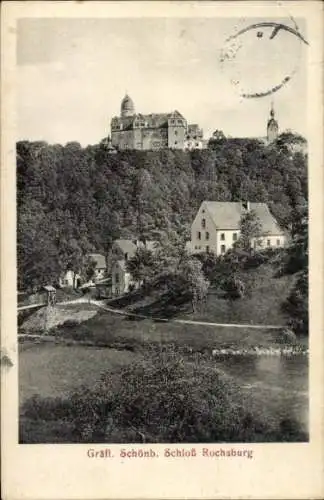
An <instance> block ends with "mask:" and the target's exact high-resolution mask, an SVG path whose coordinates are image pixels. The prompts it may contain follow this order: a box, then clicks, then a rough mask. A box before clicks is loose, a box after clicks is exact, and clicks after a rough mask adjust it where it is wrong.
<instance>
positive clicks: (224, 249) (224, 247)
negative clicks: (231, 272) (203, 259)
mask: <svg viewBox="0 0 324 500" xmlns="http://www.w3.org/2000/svg"><path fill="white" fill-rule="evenodd" d="M225 252H226V246H225V245H221V253H225Z"/></svg>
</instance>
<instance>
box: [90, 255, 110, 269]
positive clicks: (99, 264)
mask: <svg viewBox="0 0 324 500" xmlns="http://www.w3.org/2000/svg"><path fill="white" fill-rule="evenodd" d="M88 257H90V259H92V260H94V261H95V263H96V267H95V268H96V269H106V267H107V265H106V258H105V256H104V255H102V254H101V253H89V255H88Z"/></svg>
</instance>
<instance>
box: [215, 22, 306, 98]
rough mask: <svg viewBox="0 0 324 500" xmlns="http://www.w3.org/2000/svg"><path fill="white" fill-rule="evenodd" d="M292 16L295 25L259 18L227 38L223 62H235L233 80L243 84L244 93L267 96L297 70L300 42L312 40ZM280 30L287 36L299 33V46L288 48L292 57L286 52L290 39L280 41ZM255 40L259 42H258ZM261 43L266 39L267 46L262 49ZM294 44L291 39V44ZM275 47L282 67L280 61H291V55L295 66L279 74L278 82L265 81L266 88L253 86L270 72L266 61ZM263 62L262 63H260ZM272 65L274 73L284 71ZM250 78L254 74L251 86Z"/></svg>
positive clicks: (276, 55) (273, 56) (276, 56)
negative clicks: (260, 20)
mask: <svg viewBox="0 0 324 500" xmlns="http://www.w3.org/2000/svg"><path fill="white" fill-rule="evenodd" d="M291 20H292V22H293V24H294V27H293V28H292V27H291V26H288V25H286V24H284V23H276V22H269V21H265V22H259V23H254V24H251V25H249V26H247V27H245V28H242V29H240V30H239V31H238V32H237V33H234V34H233V35H231V36H229V37H228V38H227V39H226V40H225V47H224V49H223V50H222V51H221V56H220V63H221V64H222V65H223V66H224V67H226V64H227V67H230V66H231V65H232V69H233V68H234V73H233V75H232V77H231V78H230V81H231V84H232V85H234V86H236V87H241V88H240V90H239V93H240V96H241V97H243V98H246V99H251V98H260V97H266V96H269V95H271V94H274V93H275V92H277V91H278V90H280V89H281V88H282V87H283V86H285V85H286V84H287V83H288V82H289V81H290V80H291V79H292V77H293V76H294V75H295V74H296V73H297V70H298V67H299V54H300V47H299V46H300V45H302V44H304V45H309V44H308V41H307V40H306V39H305V37H304V36H303V35H302V34H301V32H300V30H299V27H298V26H297V24H296V22H295V21H294V19H292V18H291ZM280 33H284V34H285V35H286V37H285V39H286V40H287V36H289V37H295V39H296V44H297V45H296V48H295V50H294V49H292V48H290V51H291V52H289V51H288V57H287V54H285V48H286V44H285V41H286V40H285V39H283V40H282V41H281V42H280V40H279V35H280ZM267 35H268V36H267ZM275 42H277V43H275ZM255 43H256V44H258V45H255ZM260 43H263V48H261V50H260ZM291 46H292V44H291V43H289V47H291ZM249 49H250V52H249ZM252 49H253V50H252ZM273 49H274V54H272V59H274V60H275V62H277V66H278V68H279V66H280V62H281V61H285V60H286V61H287V59H288V60H289V59H290V61H289V62H293V67H292V68H290V70H287V72H286V74H283V75H282V77H281V78H280V77H279V78H278V80H279V81H278V82H277V83H276V84H271V85H265V86H266V88H263V89H261V88H260V89H258V90H257V89H256V88H254V89H253V86H254V85H257V84H258V82H259V81H260V75H264V74H265V73H266V71H265V70H266V65H265V64H264V61H267V60H268V59H269V60H271V52H272V51H273ZM258 52H259V54H261V58H260V61H259V62H258V61H257V58H256V53H258ZM283 55H284V56H283ZM240 58H241V60H240ZM260 62H261V64H259V63H260ZM269 67H270V65H269ZM271 68H272V71H271V73H275V74H276V75H277V73H278V74H279V75H280V70H279V71H275V72H274V71H273V67H272V66H271ZM271 77H272V75H271ZM249 78H251V82H250V85H251V87H252V88H250V89H249V90H248V89H247V86H248V84H247V83H246V82H248V81H249ZM244 81H245V83H244Z"/></svg>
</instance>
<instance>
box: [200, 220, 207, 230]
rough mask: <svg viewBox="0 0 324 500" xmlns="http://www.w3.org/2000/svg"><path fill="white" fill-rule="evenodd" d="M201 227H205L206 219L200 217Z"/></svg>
mask: <svg viewBox="0 0 324 500" xmlns="http://www.w3.org/2000/svg"><path fill="white" fill-rule="evenodd" d="M201 227H202V228H203V229H205V227H206V219H202V220H201Z"/></svg>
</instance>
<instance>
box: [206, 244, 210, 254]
mask: <svg viewBox="0 0 324 500" xmlns="http://www.w3.org/2000/svg"><path fill="white" fill-rule="evenodd" d="M206 252H207V253H208V252H209V246H208V245H206Z"/></svg>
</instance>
